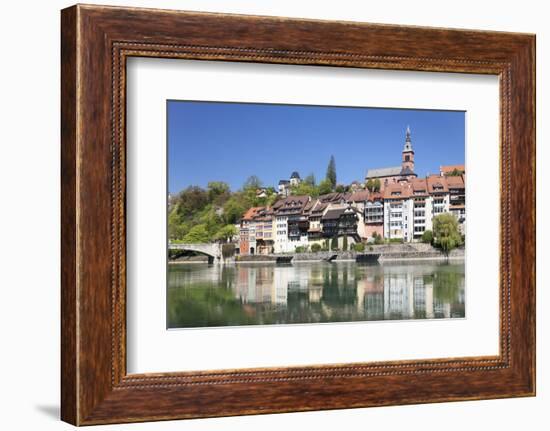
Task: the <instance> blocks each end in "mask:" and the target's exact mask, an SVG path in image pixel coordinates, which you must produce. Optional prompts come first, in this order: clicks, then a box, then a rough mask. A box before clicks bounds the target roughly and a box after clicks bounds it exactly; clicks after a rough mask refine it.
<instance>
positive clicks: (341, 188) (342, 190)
mask: <svg viewBox="0 0 550 431" xmlns="http://www.w3.org/2000/svg"><path fill="white" fill-rule="evenodd" d="M334 191H335V192H338V193H345V191H346V187H345V186H344V185H342V184H338V185H337V186H336V188H335V189H334Z"/></svg>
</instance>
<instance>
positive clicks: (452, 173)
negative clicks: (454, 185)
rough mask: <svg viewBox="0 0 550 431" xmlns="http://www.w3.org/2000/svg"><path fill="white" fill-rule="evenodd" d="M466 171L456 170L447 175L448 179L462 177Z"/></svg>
mask: <svg viewBox="0 0 550 431" xmlns="http://www.w3.org/2000/svg"><path fill="white" fill-rule="evenodd" d="M463 173H464V171H461V170H460V169H457V168H454V169H453V170H452V171H451V172H449V173H448V174H447V176H448V177H459V176H460V175H462V174H463Z"/></svg>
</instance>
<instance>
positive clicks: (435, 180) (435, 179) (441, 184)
mask: <svg viewBox="0 0 550 431" xmlns="http://www.w3.org/2000/svg"><path fill="white" fill-rule="evenodd" d="M426 182H427V183H428V193H430V194H431V193H446V192H448V191H449V186H448V185H447V177H442V176H441V175H430V176H429V177H427V178H426Z"/></svg>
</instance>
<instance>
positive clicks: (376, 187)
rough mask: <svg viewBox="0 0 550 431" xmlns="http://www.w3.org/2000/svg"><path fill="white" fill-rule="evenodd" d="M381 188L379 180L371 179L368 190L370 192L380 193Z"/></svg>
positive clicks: (368, 182) (368, 181)
mask: <svg viewBox="0 0 550 431" xmlns="http://www.w3.org/2000/svg"><path fill="white" fill-rule="evenodd" d="M380 187H381V184H380V180H379V179H378V178H375V179H372V178H370V179H369V180H367V189H368V190H369V191H370V192H379V191H380Z"/></svg>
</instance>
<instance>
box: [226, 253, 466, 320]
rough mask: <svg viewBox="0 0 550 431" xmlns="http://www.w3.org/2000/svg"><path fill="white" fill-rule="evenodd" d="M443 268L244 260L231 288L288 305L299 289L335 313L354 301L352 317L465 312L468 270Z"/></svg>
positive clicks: (252, 300) (251, 299)
mask: <svg viewBox="0 0 550 431" xmlns="http://www.w3.org/2000/svg"><path fill="white" fill-rule="evenodd" d="M440 269H441V268H440V265H439V264H438V263H433V264H424V263H423V264H418V263H417V264H395V263H394V264H382V265H377V266H358V265H355V264H349V265H345V264H332V265H328V266H327V265H326V264H318V265H316V264H307V265H292V266H275V265H264V266H255V265H249V266H246V265H239V266H237V267H236V268H235V271H236V274H235V277H234V280H235V284H234V285H233V286H232V288H233V290H234V294H235V297H236V298H238V299H239V300H240V301H241V302H243V303H249V304H265V305H268V304H272V305H276V306H279V307H280V306H283V307H284V306H286V305H287V304H288V303H289V300H292V298H289V295H290V296H291V297H293V294H294V295H295V296H299V297H300V300H302V301H303V300H307V301H309V303H311V304H314V303H322V305H323V306H324V307H325V306H326V307H328V308H329V309H330V311H331V312H335V313H338V308H339V307H340V308H343V307H346V311H349V307H350V305H352V306H353V308H354V310H353V315H354V316H355V318H354V319H353V320H383V319H415V318H416V319H423V318H427V319H430V318H449V317H463V316H464V274H463V272H460V271H459V272H458V275H457V274H455V273H452V274H451V275H454V278H452V277H451V278H449V277H448V274H447V273H445V272H442V273H441V272H440ZM218 275H219V274H218ZM350 290H351V292H354V293H352V304H349V295H350ZM326 295H329V296H330V300H328V297H326ZM338 295H340V296H341V298H342V300H341V301H340V302H339V301H338ZM353 297H354V298H355V299H353ZM335 298H336V299H335Z"/></svg>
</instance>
